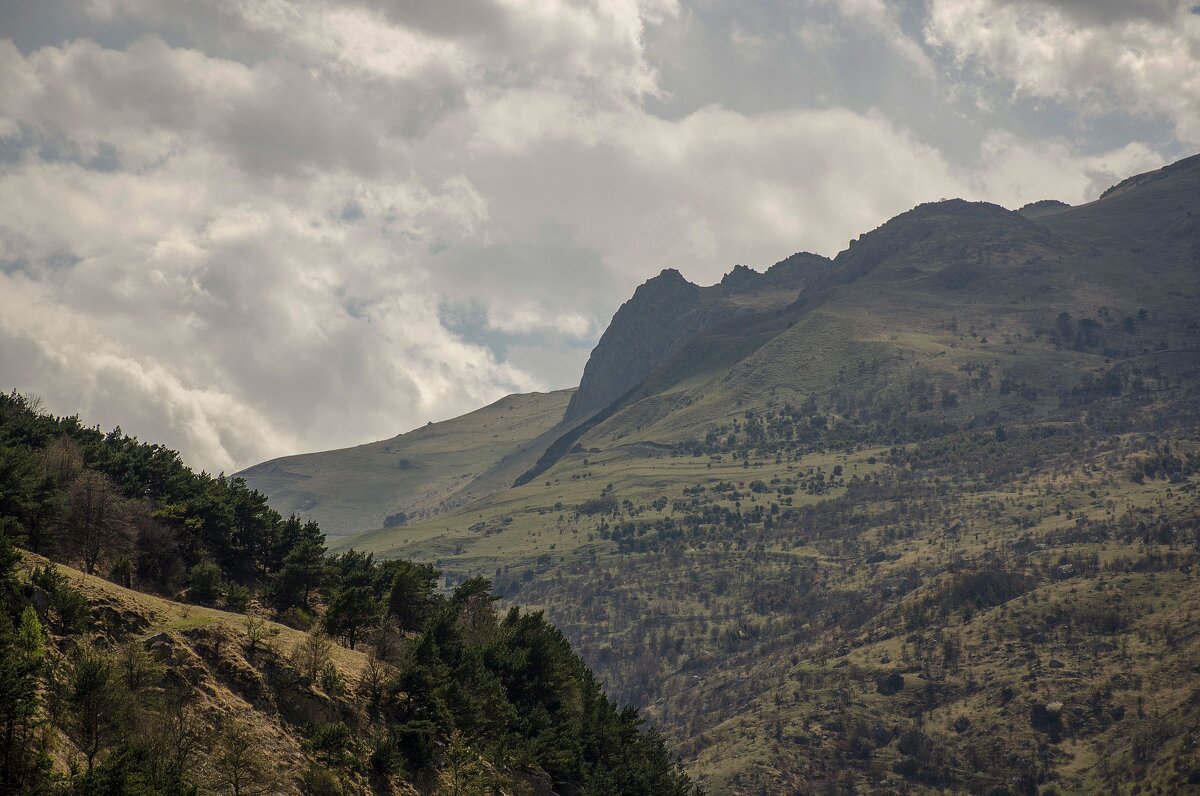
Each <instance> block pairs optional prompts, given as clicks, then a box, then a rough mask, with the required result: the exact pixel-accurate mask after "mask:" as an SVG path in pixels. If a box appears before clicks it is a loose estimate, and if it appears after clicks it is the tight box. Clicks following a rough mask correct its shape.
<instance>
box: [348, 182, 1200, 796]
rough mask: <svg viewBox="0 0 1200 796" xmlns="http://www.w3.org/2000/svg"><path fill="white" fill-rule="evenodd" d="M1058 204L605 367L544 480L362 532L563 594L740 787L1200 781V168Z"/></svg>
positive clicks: (874, 261) (560, 609)
mask: <svg viewBox="0 0 1200 796" xmlns="http://www.w3.org/2000/svg"><path fill="white" fill-rule="evenodd" d="M1039 205H1042V206H1041V207H1040V208H1039V209H1040V210H1041V211H1042V212H1040V213H1035V212H1031V210H1030V209H1028V208H1027V209H1025V212H1022V213H1014V212H1010V211H1008V210H1005V209H1004V208H1001V207H997V206H995V205H990V204H986V203H970V202H963V201H960V200H953V201H948V202H937V203H932V204H928V205H922V206H920V207H918V208H915V209H914V210H912V211H910V212H908V213H905V214H902V215H901V216H898V217H897V218H895V219H892V220H891V221H889V222H888V223H886V224H884V225H882V226H881V227H880V228H879V229H877V230H874V231H872V232H870V233H867V234H866V235H864V236H862V237H861V238H859V239H858V240H857V241H855V242H853V243H852V244H851V246H850V247H849V248H848V249H847V250H846V251H844V252H842V253H840V254H839V255H838V256H837V257H836V258H835V259H834V260H833V261H832V264H830V265H827V266H826V267H825V268H824V269H822V270H821V272H820V273H819V274H817V275H815V276H813V278H811V279H810V280H809V281H808V282H807V283H806V285H805V286H804V287H803V288H801V289H800V290H798V291H795V292H791V293H789V292H786V291H780V292H777V293H775V294H773V295H772V296H770V297H764V298H763V300H762V301H761V303H759V304H757V305H753V304H751V305H749V306H743V307H740V308H739V310H738V311H737V312H736V313H734V312H728V311H726V310H721V311H720V312H717V313H714V314H713V315H712V316H710V317H708V318H706V319H705V321H704V322H703V323H694V324H690V325H689V324H679V325H677V326H676V327H674V328H676V329H679V330H681V332H680V335H679V337H678V338H672V339H671V340H670V342H669V345H664V344H663V341H657V342H656V343H655V345H656V346H658V347H657V348H655V350H654V352H653V355H652V356H649V357H648V358H647V359H646V360H645V361H644V362H642V363H640V365H639V367H638V368H637V369H633V368H630V369H629V370H628V372H627V373H626V374H624V376H625V379H626V380H625V381H623V382H620V383H618V382H616V381H614V380H606V379H600V378H598V379H597V380H596V381H597V385H596V386H594V387H591V388H589V389H590V393H591V395H593V396H603V397H604V398H607V397H608V396H610V395H613V393H614V392H615V390H616V389H617V388H618V387H624V388H625V389H624V391H623V392H621V393H619V394H617V395H616V396H615V397H614V398H613V399H612V400H610V401H609V403H608V404H606V405H604V406H602V407H601V409H602V411H600V412H599V414H593V420H594V421H595V422H591V423H590V424H587V425H586V426H581V427H580V428H581V429H582V433H578V434H577V436H573V437H570V438H569V440H570V445H569V446H560V447H559V448H558V449H556V450H555V455H554V456H551V457H549V461H547V462H545V465H546V466H545V467H544V469H541V470H540V471H538V472H537V473H536V475H535V477H532V478H530V479H529V480H528V481H527V482H525V483H523V484H522V485H520V486H518V487H516V488H514V489H510V490H507V491H503V492H496V493H493V494H492V495H490V496H488V497H487V498H485V499H482V500H479V501H476V502H474V503H472V504H470V505H467V506H464V507H462V508H461V509H459V510H457V511H452V512H446V513H444V514H442V515H439V516H438V517H436V518H431V519H429V520H425V521H421V522H418V523H416V524H414V525H412V526H410V527H406V528H403V529H390V530H378V531H373V532H371V533H368V534H364V535H361V536H358V537H355V538H352V539H349V540H346V541H345V542H343V544H344V545H346V546H356V547H359V548H361V549H365V550H371V551H374V552H376V553H378V554H380V555H383V556H393V555H405V556H414V557H417V558H421V559H427V560H430V561H436V562H437V564H438V565H439V566H441V567H442V568H444V569H446V570H447V571H449V572H451V573H454V574H455V575H456V576H459V577H462V576H466V575H469V574H471V573H479V572H485V573H488V574H489V575H494V576H495V577H496V579H497V584H498V588H499V589H500V590H501V591H502V593H503V594H505V596H506V597H507V598H509V599H520V600H521V601H523V602H533V603H535V604H542V605H545V606H547V609H548V611H549V612H550V615H551V616H552V617H553V618H554V620H555V621H556V623H558V624H559V625H560V626H562V627H563V628H564V629H565V630H566V632H567V633H568V635H569V636H570V637H571V638H572V640H573V642H574V643H576V644H577V645H578V646H579V648H580V649H581V650H582V651H583V654H584V655H585V657H586V658H587V659H588V661H589V663H590V664H591V665H592V666H594V667H595V668H596V670H597V671H598V672H599V673H600V674H601V675H602V676H603V677H605V679H606V681H607V682H608V684H609V686H610V688H612V689H613V690H614V693H616V694H618V695H620V696H621V697H622V698H625V699H633V700H636V701H643V702H645V703H647V704H651V705H652V706H653V707H652V709H651V710H650V714H651V716H652V718H653V720H654V721H655V722H656V724H658V726H660V727H662V728H664V729H665V730H666V731H667V732H668V734H669V736H670V737H671V738H672V739H674V741H675V742H676V744H677V748H678V749H679V750H680V751H681V752H682V753H683V755H684V758H685V760H686V761H687V763H688V765H689V766H690V770H691V771H692V772H693V773H694V774H696V775H697V776H699V777H700V778H701V779H702V781H703V782H705V783H706V784H707V785H708V786H710V787H711V788H712V789H713V790H714V791H716V792H751V793H758V792H766V793H794V792H808V791H809V790H818V789H826V790H828V791H830V792H843V791H844V792H849V791H850V790H852V789H855V788H857V789H860V790H861V789H865V790H868V791H871V792H903V791H912V790H915V791H921V792H923V791H941V790H949V791H953V792H981V793H983V792H991V793H997V794H999V793H1036V792H1039V790H1041V791H1043V792H1050V791H1048V790H1045V789H1050V788H1054V789H1058V790H1059V791H1065V792H1078V793H1090V792H1097V791H1099V790H1112V789H1114V788H1115V789H1118V790H1119V789H1121V788H1124V789H1126V790H1128V789H1131V788H1135V787H1142V788H1144V789H1145V790H1147V791H1149V792H1155V791H1157V792H1164V793H1165V792H1179V791H1181V790H1183V789H1186V788H1187V787H1191V786H1192V785H1194V784H1195V782H1197V781H1200V761H1197V759H1196V757H1195V754H1194V748H1193V747H1192V746H1191V745H1189V744H1190V742H1189V741H1188V730H1187V728H1188V727H1190V726H1192V724H1193V723H1194V722H1195V721H1196V720H1197V718H1200V714H1198V709H1200V707H1198V706H1200V676H1197V673H1196V671H1195V669H1194V668H1193V667H1194V662H1193V661H1194V658H1195V656H1196V655H1197V654H1198V652H1197V651H1198V649H1200V648H1198V647H1197V645H1198V644H1200V635H1198V634H1197V633H1196V632H1195V631H1194V629H1193V628H1194V624H1193V622H1192V619H1194V616H1195V612H1196V611H1197V610H1200V590H1198V589H1197V581H1196V579H1195V575H1194V573H1195V572H1196V571H1200V559H1198V558H1197V553H1196V552H1195V551H1196V550H1197V549H1198V547H1197V546H1198V544H1200V524H1198V523H1197V521H1196V517H1197V516H1200V498H1198V496H1197V489H1196V479H1197V478H1198V477H1200V435H1198V433H1197V429H1198V428H1200V414H1198V409H1197V407H1200V326H1198V324H1197V320H1196V318H1195V307H1196V306H1200V257H1197V251H1200V249H1198V246H1200V229H1198V227H1197V224H1196V218H1195V211H1196V208H1200V159H1196V158H1193V159H1189V160H1187V161H1182V162H1181V163H1180V164H1175V165H1173V166H1171V167H1168V168H1166V169H1163V170H1161V171H1159V172H1155V173H1152V174H1149V175H1141V176H1139V177H1137V178H1132V179H1131V180H1128V181H1126V182H1125V183H1122V185H1121V186H1118V187H1117V189H1115V190H1112V191H1110V192H1108V193H1106V195H1105V196H1104V197H1102V198H1101V199H1099V200H1097V201H1095V202H1092V203H1090V204H1087V205H1081V206H1078V207H1073V208H1068V207H1064V206H1058V205H1053V206H1052V205H1050V204H1048V203H1039ZM746 276H747V275H746V274H744V273H742V272H741V271H740V270H735V272H733V274H731V275H730V276H729V277H727V284H726V288H728V287H729V286H730V285H734V284H737V283H738V282H739V281H741V280H742V279H745V278H746ZM656 279H659V280H664V279H666V280H669V283H670V285H671V286H672V287H671V289H670V291H671V296H672V297H673V298H671V299H670V301H678V306H676V307H675V309H672V310H671V311H670V312H668V313H667V314H668V315H671V316H672V317H687V318H696V317H699V311H698V308H700V307H701V306H702V302H701V300H700V298H699V297H700V296H703V295H704V293H703V291H705V290H711V289H710V288H700V287H697V286H694V285H693V286H689V285H687V284H686V282H682V280H681V278H677V277H676V276H675V275H671V274H668V275H666V276H665V277H662V276H660V277H658V278H656ZM653 281H654V280H652V282H653ZM679 296H684V297H687V298H686V300H680V299H678V297H679ZM635 298H636V296H635ZM633 303H634V302H633V300H631V302H630V305H632V304H633ZM638 304H639V305H642V304H644V306H639V307H638V308H637V309H638V312H637V313H635V314H633V316H632V317H627V315H630V314H629V313H624V312H619V313H618V315H617V317H615V318H614V322H613V326H612V327H611V328H610V330H609V332H607V333H606V335H605V341H602V346H597V351H596V353H595V357H596V358H597V362H600V361H601V360H603V361H604V362H608V363H617V362H621V361H623V360H626V361H627V360H630V359H632V358H633V357H636V356H639V355H640V352H641V351H642V349H641V348H639V346H644V345H646V344H645V341H643V340H641V339H640V335H641V334H642V333H644V332H645V331H646V327H647V323H648V320H647V319H650V318H653V317H654V312H655V308H654V306H653V305H652V304H651V303H648V302H646V303H643V302H641V301H640V300H639V301H638ZM630 305H627V307H628V306H630ZM673 306H674V305H673ZM681 307H682V308H683V309H682V311H679V310H680V308H681ZM623 309H624V308H623ZM639 330H641V331H639ZM602 347H603V349H604V350H601V349H602ZM589 367H591V366H590V365H589ZM605 367H606V368H607V367H608V366H607V365H606V366H605ZM594 370H595V372H596V373H597V374H603V373H604V372H605V368H600V367H599V366H597V368H595V369H594ZM605 384H607V385H608V386H607V391H605V390H601V389H599V388H600V387H601V386H604V385H605ZM614 385H615V386H614ZM582 392H583V390H582V388H581V393H582ZM577 395H578V394H577ZM578 400H580V402H581V403H580V406H586V407H587V408H589V409H591V408H593V407H594V406H595V405H597V404H599V403H600V401H601V399H600V398H592V399H589V400H590V403H589V402H583V401H582V399H578ZM563 439H568V438H567V437H562V436H560V437H559V438H558V440H563ZM1189 783H1190V784H1189Z"/></svg>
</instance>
